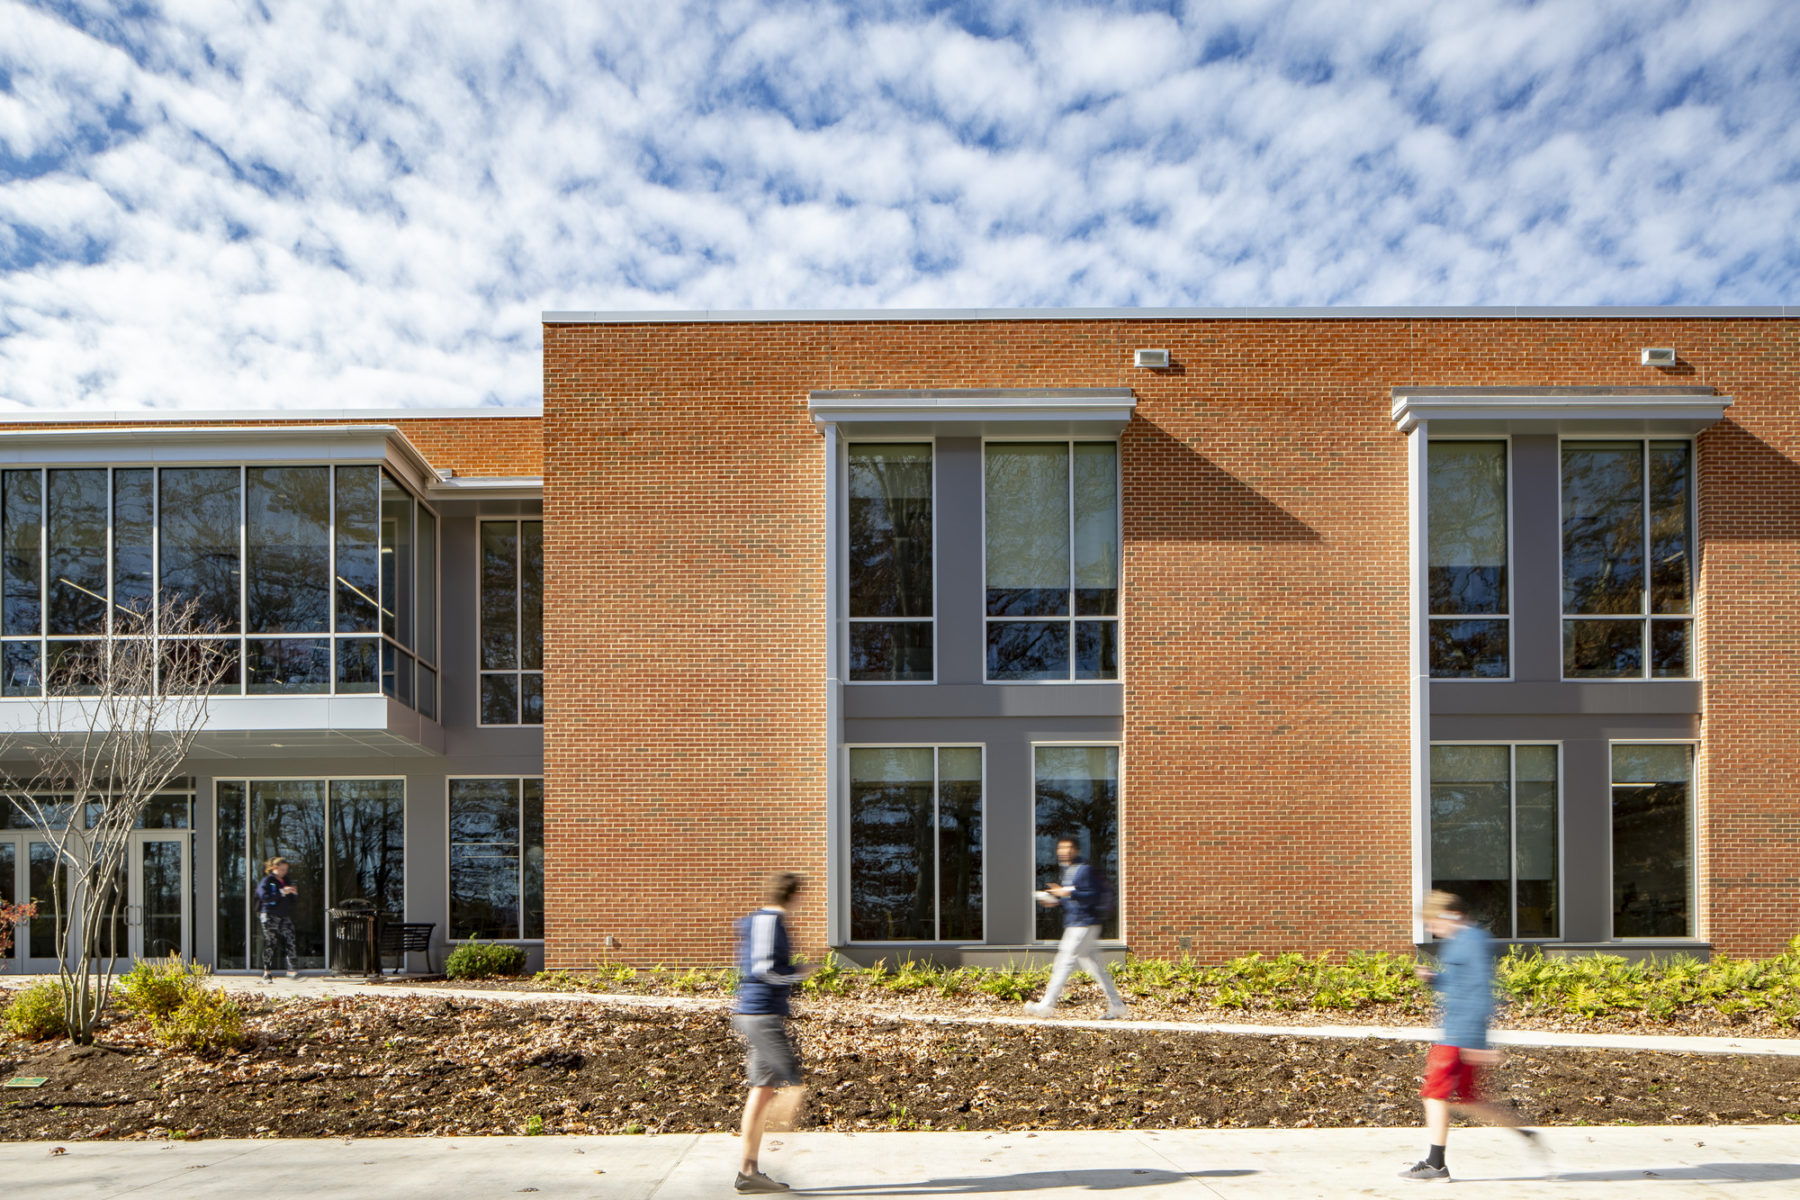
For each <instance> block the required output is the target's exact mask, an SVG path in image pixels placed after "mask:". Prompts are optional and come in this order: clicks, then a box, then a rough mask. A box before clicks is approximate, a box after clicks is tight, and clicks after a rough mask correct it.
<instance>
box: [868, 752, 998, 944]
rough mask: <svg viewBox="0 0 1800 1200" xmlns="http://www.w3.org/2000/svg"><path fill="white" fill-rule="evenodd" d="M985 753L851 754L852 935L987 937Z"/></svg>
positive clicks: (874, 938) (891, 938) (881, 939)
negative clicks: (984, 900) (983, 860)
mask: <svg viewBox="0 0 1800 1200" xmlns="http://www.w3.org/2000/svg"><path fill="white" fill-rule="evenodd" d="M981 854H982V806H981V750H980V748H979V747H975V746H942V747H935V748H934V747H931V746H906V747H869V748H863V747H858V748H856V749H852V750H851V751H850V937H851V940H853V941H859V942H902V941H965V942H978V941H980V940H981V937H982V915H983V911H982V867H981Z"/></svg>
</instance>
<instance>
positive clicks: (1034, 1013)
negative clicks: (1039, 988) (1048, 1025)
mask: <svg viewBox="0 0 1800 1200" xmlns="http://www.w3.org/2000/svg"><path fill="white" fill-rule="evenodd" d="M1053 1011H1054V1010H1053V1009H1050V1008H1047V1007H1045V1006H1044V1005H1042V1004H1027V1005H1026V1006H1025V1015H1026V1016H1028V1017H1036V1018H1037V1019H1038V1020H1040V1021H1043V1020H1047V1019H1049V1016H1050V1014H1051V1012H1053Z"/></svg>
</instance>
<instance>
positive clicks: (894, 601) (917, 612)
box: [847, 442, 936, 683]
mask: <svg viewBox="0 0 1800 1200" xmlns="http://www.w3.org/2000/svg"><path fill="white" fill-rule="evenodd" d="M931 450H932V448H931V444H930V443H929V442H924V443H919V444H894V445H889V444H875V443H866V442H858V443H855V444H853V445H852V446H850V448H849V467H848V470H849V487H848V491H849V514H848V522H847V528H848V535H849V555H848V571H847V575H848V582H849V587H850V605H849V613H850V679H851V680H852V681H854V682H877V681H879V682H905V683H928V682H930V681H931V679H932V677H933V673H934V671H935V662H936V657H935V650H934V646H933V632H934V626H933V622H932V613H933V604H934V602H935V592H934V587H933V582H932V507H931V504H932V496H931V488H932V462H931Z"/></svg>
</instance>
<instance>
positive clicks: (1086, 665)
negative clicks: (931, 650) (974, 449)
mask: <svg viewBox="0 0 1800 1200" xmlns="http://www.w3.org/2000/svg"><path fill="white" fill-rule="evenodd" d="M984 497H985V504H984V511H985V516H986V528H985V531H984V532H985V539H986V606H987V678H988V679H989V680H990V681H994V682H1002V681H1004V682H1014V681H1024V680H1071V679H1073V680H1102V679H1117V678H1118V677H1119V456H1118V446H1117V444H1116V443H1114V442H1077V441H1057V442H990V443H988V445H987V447H986V462H985V487H984Z"/></svg>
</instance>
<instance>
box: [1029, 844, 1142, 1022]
mask: <svg viewBox="0 0 1800 1200" xmlns="http://www.w3.org/2000/svg"><path fill="white" fill-rule="evenodd" d="M1056 862H1057V865H1058V867H1059V868H1060V872H1059V876H1058V880H1057V883H1056V884H1055V885H1054V886H1052V887H1047V888H1045V889H1044V890H1043V891H1041V892H1038V893H1037V900H1038V903H1039V904H1042V905H1044V906H1045V907H1046V908H1051V907H1054V908H1061V909H1062V919H1063V935H1062V941H1061V942H1060V943H1058V944H1057V947H1056V964H1055V965H1054V966H1053V967H1051V968H1050V986H1049V987H1048V988H1046V989H1044V998H1043V999H1042V1000H1040V1001H1039V1002H1038V1003H1036V1004H1027V1005H1026V1006H1025V1011H1026V1013H1028V1014H1029V1015H1031V1016H1034V1017H1048V1016H1050V1015H1051V1014H1052V1013H1054V1012H1055V1011H1056V1001H1057V1000H1058V998H1060V997H1061V996H1062V990H1063V985H1064V984H1066V983H1068V982H1069V976H1070V975H1071V974H1073V973H1074V971H1075V964H1076V963H1080V964H1081V966H1082V967H1083V968H1085V969H1086V970H1087V973H1088V974H1089V975H1092V976H1093V977H1094V981H1095V982H1096V983H1098V984H1099V985H1100V990H1101V991H1103V992H1105V993H1106V1015H1105V1016H1104V1017H1103V1018H1101V1019H1102V1020H1107V1021H1116V1020H1119V1019H1120V1018H1122V1017H1124V1016H1125V1001H1124V999H1123V998H1122V997H1120V995H1119V989H1118V988H1116V987H1114V986H1113V978H1112V972H1111V971H1108V970H1107V969H1106V962H1105V960H1104V959H1102V958H1101V957H1100V952H1099V946H1100V922H1101V920H1102V919H1103V918H1104V917H1105V916H1106V914H1105V913H1104V912H1102V911H1101V909H1102V908H1103V907H1107V906H1108V902H1109V898H1110V896H1111V895H1112V892H1111V890H1110V889H1109V888H1107V887H1106V886H1105V882H1106V881H1105V878H1104V877H1103V876H1102V875H1101V873H1100V872H1099V871H1098V870H1097V869H1096V868H1094V867H1091V866H1089V865H1088V864H1087V863H1085V862H1083V861H1082V858H1081V845H1080V843H1078V842H1077V841H1076V840H1075V839H1074V838H1072V837H1065V838H1059V839H1057V842H1056Z"/></svg>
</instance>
